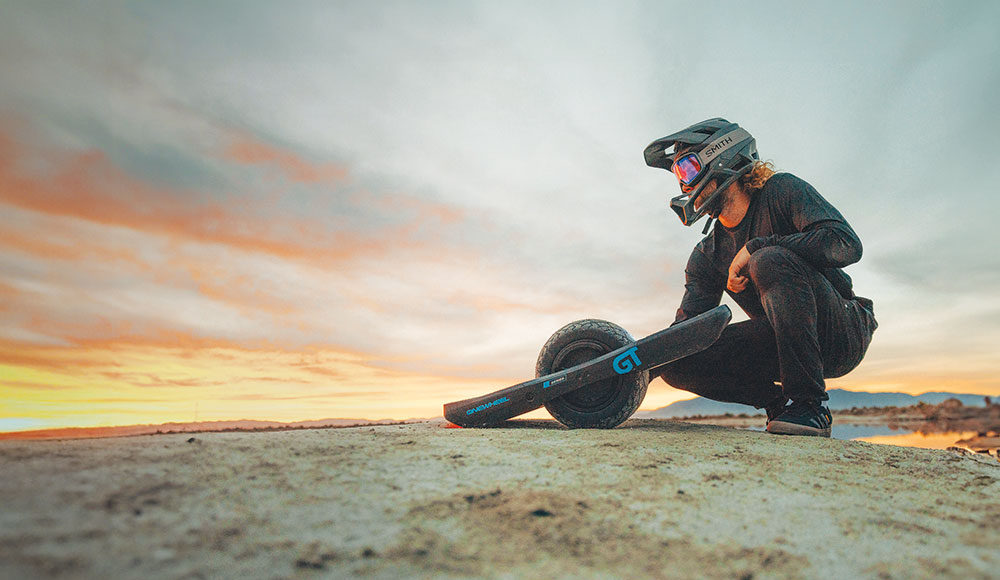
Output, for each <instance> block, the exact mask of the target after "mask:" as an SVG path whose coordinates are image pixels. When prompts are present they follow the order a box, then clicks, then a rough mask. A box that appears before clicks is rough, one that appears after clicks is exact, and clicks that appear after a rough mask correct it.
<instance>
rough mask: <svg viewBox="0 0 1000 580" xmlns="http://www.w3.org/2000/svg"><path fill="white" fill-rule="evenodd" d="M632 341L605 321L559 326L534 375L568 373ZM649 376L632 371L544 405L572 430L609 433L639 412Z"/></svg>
mask: <svg viewBox="0 0 1000 580" xmlns="http://www.w3.org/2000/svg"><path fill="white" fill-rule="evenodd" d="M632 342H634V340H633V339H632V336H631V335H630V334H629V333H628V332H627V331H626V330H625V329H624V328H622V327H620V326H618V325H617V324H614V323H612V322H608V321H606V320H595V319H587V320H577V321H576V322H571V323H569V324H567V325H566V326H564V327H562V328H560V329H559V330H557V331H556V333H555V334H553V335H552V336H551V337H550V338H549V340H548V341H547V342H546V343H545V346H543V347H542V351H541V352H540V353H538V362H536V363H535V376H536V377H541V376H544V375H547V374H551V373H554V372H557V371H561V370H564V369H568V368H570V367H573V366H576V365H578V364H580V363H583V362H586V361H588V360H591V359H594V358H597V357H599V356H601V355H602V354H605V353H608V352H611V351H613V350H617V349H619V348H621V347H623V346H625V345H627V344H630V343H632ZM648 385H649V373H648V372H632V373H628V374H625V375H616V376H615V377H612V378H609V379H605V380H603V381H598V382H595V383H592V384H589V385H587V386H584V387H580V388H579V389H576V390H574V391H570V392H569V393H566V394H565V395H563V396H561V397H559V398H556V399H552V400H551V401H549V402H547V403H545V408H546V409H547V410H548V411H549V413H551V414H552V416H553V417H554V418H555V419H556V421H559V422H560V423H562V424H563V425H566V426H567V427H569V428H570V429H611V428H612V427H617V426H618V425H621V424H622V423H623V422H624V421H625V420H626V419H628V418H629V417H631V416H632V413H635V410H636V409H638V408H639V405H640V404H641V403H642V399H643V398H644V397H645V396H646V387H647V386H648Z"/></svg>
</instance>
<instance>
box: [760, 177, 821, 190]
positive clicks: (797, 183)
mask: <svg viewBox="0 0 1000 580" xmlns="http://www.w3.org/2000/svg"><path fill="white" fill-rule="evenodd" d="M812 188H813V187H812V185H809V182H807V181H806V180H805V179H802V178H801V177H799V176H798V175H795V174H792V173H785V172H782V173H775V174H774V175H772V176H771V178H770V179H768V180H767V181H766V182H765V183H764V187H763V189H761V192H762V193H763V192H765V191H766V192H775V191H782V190H784V191H787V190H797V189H812Z"/></svg>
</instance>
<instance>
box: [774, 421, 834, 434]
mask: <svg viewBox="0 0 1000 580" xmlns="http://www.w3.org/2000/svg"><path fill="white" fill-rule="evenodd" d="M767 432H768V433H773V434H774V435H805V436H807V437H829V436H830V428H829V427H827V428H826V429H818V428H816V427H809V426H808V425H798V424H796V423H786V422H784V421H778V420H777V419H775V420H774V421H771V422H770V423H768V424H767Z"/></svg>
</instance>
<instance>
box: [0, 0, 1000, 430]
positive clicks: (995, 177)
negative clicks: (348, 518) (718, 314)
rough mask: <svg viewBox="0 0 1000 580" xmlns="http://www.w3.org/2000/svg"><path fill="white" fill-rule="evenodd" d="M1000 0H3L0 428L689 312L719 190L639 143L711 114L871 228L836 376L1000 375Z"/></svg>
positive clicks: (675, 396)
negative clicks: (858, 352)
mask: <svg viewBox="0 0 1000 580" xmlns="http://www.w3.org/2000/svg"><path fill="white" fill-rule="evenodd" d="M998 26H1000V4H997V3H995V2H989V1H983V2H972V1H967V2H960V3H958V4H954V3H941V2H910V1H907V2H881V3H868V2H845V3H824V4H819V3H808V4H806V3H800V2H756V3H753V4H748V3H742V2H710V1H709V2H699V3H696V4H691V3H690V2H663V1H649V2H620V1H607V2H587V1H574V2H545V3H535V2H527V1H514V2H479V1H456V2H441V1H429V2H391V1H383V2H362V1H358V2H345V1H340V2H315V3H310V2H283V3H274V2H120V1H107V0H105V1H98V2H89V3H72V2H61V3H60V2H28V1H8V0H0V430H8V431H9V430H18V429H29V428H46V427H66V426H107V425H124V424H137V423H162V422H167V421H193V420H201V421H205V420H221V419H271V420H283V421H292V420H302V419H319V418H328V417H349V418H370V419H379V418H410V417H433V416H439V415H440V413H441V405H442V404H443V403H446V402H450V401H453V400H458V399H462V398H467V397H471V396H475V395H480V394H484V393H486V392H489V391H492V390H496V389H499V388H502V387H505V386H508V385H510V384H513V383H516V382H520V381H522V380H526V379H528V378H531V377H532V376H533V372H534V362H535V358H536V357H537V354H538V350H539V349H540V347H541V345H542V344H544V342H545V341H546V339H547V338H548V337H549V336H550V335H551V334H552V333H553V332H555V331H556V330H557V329H559V328H560V327H561V326H563V325H564V324H566V323H568V322H570V321H573V320H577V319H582V318H602V319H606V320H611V321H613V322H616V323H618V324H620V325H621V326H623V327H624V328H626V329H627V330H628V331H629V332H630V333H631V334H632V335H633V336H635V337H636V338H639V337H642V336H646V335H648V334H651V333H653V332H655V331H658V330H660V329H662V328H665V327H666V326H668V325H669V324H670V323H671V322H672V321H673V318H674V312H675V310H676V308H677V305H678V304H679V302H680V298H681V295H682V291H683V267H684V264H685V262H686V261H687V257H688V255H689V254H690V251H691V248H692V247H693V246H694V245H695V244H696V243H697V242H698V241H699V239H700V237H701V227H700V226H701V225H702V224H701V223H699V224H698V225H697V226H695V227H692V228H686V227H684V226H683V225H681V224H680V222H679V221H678V220H677V218H676V216H675V215H674V214H673V213H672V212H671V211H670V210H669V209H668V207H667V201H668V199H669V198H670V197H672V196H673V195H676V194H677V183H676V180H675V179H674V178H673V177H672V176H671V175H670V174H669V173H667V172H664V171H663V170H659V169H653V168H649V167H646V166H645V164H644V162H643V156H642V151H643V148H644V147H645V146H646V145H647V144H648V143H649V142H651V141H653V140H654V139H657V138H659V137H662V136H664V135H667V134H669V133H672V132H675V131H677V130H678V129H681V128H683V127H685V126H687V125H690V124H692V123H694V122H697V121H700V120H703V119H707V118H710V117H717V116H722V117H725V118H727V119H729V120H731V121H735V122H738V123H739V124H740V125H741V126H742V127H744V128H745V129H747V130H748V131H750V132H751V133H752V134H753V135H754V137H755V138H756V139H757V146H758V150H759V151H760V153H761V156H762V158H764V159H767V160H771V161H772V162H773V163H774V164H775V166H776V167H777V168H778V170H780V171H788V172H791V173H794V174H796V175H798V176H799V177H801V178H803V179H805V180H806V181H808V182H810V183H811V184H812V185H813V186H815V187H816V188H817V189H818V190H819V191H820V193H821V194H822V195H823V196H824V197H826V198H827V199H828V200H829V201H831V202H832V203H833V204H834V205H835V206H836V207H837V208H838V209H839V210H840V211H841V213H843V214H844V216H845V217H846V218H847V220H848V221H849V222H850V224H851V225H852V226H853V228H854V229H855V230H856V231H857V233H858V234H859V236H860V238H861V239H862V241H863V243H864V256H863V258H862V260H861V261H860V262H859V263H858V264H855V265H852V266H850V267H849V268H848V269H847V272H848V273H849V274H850V275H851V276H852V277H853V279H854V283H855V290H856V292H857V293H858V294H860V295H863V296H868V297H870V298H872V299H873V300H874V301H875V312H876V316H877V318H878V321H879V324H880V326H879V329H878V331H877V332H876V334H875V338H874V341H873V343H872V345H871V347H870V349H869V352H868V355H867V357H866V359H865V361H864V362H863V363H862V364H861V366H860V367H858V368H857V369H856V370H855V371H853V372H852V373H850V374H848V375H847V376H846V377H843V378H841V379H836V380H831V381H829V383H828V388H849V389H854V390H868V391H902V392H908V393H914V394H917V393H922V392H926V391H953V392H963V393H979V394H986V395H991V396H1000V379H998V378H997V372H996V371H997V370H998V368H997V367H998V360H1000V357H998V356H997V355H996V344H997V343H1000V302H998V300H997V299H998V293H997V288H1000V257H998V253H997V251H996V250H995V249H994V246H995V231H996V230H995V228H996V225H995V223H996V221H997V217H1000V211H998V210H1000V198H998V196H997V193H998V185H997V184H998V183H1000V164H998V163H996V161H995V160H994V156H995V151H996V149H995V147H994V146H993V137H994V136H995V135H997V134H998V133H1000V120H998V118H1000V116H998V115H997V114H996V110H997V105H998V104H1000V102H998V100H1000V37H998V35H997V34H996V30H997V28H998ZM725 303H729V304H732V303H731V302H729V301H728V299H726V301H725ZM734 310H737V311H738V308H735V307H734ZM744 318H745V316H744V315H742V314H741V313H737V316H736V318H735V319H736V320H740V319H744ZM690 396H691V395H690V394H689V393H686V392H683V391H678V390H675V389H673V388H672V387H670V386H668V385H667V384H666V383H664V382H662V381H660V380H656V381H654V382H653V383H652V384H651V385H650V388H649V392H648V395H647V397H646V400H645V402H644V403H643V406H642V408H644V409H653V408H657V407H661V406H663V405H666V404H669V403H671V402H673V401H677V400H680V399H684V398H690Z"/></svg>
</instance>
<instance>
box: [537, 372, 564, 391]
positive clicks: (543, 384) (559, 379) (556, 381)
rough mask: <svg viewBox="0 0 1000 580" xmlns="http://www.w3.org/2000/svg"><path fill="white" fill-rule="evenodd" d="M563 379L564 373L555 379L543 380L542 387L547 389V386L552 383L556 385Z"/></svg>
mask: <svg viewBox="0 0 1000 580" xmlns="http://www.w3.org/2000/svg"><path fill="white" fill-rule="evenodd" d="M565 380H566V375H563V376H561V377H559V378H557V379H552V380H549V381H545V382H544V383H542V388H543V389H547V388H549V387H551V386H552V385H558V384H559V383H561V382H563V381H565Z"/></svg>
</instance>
